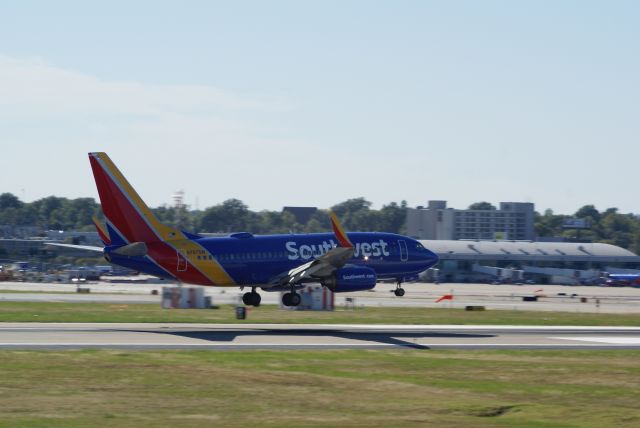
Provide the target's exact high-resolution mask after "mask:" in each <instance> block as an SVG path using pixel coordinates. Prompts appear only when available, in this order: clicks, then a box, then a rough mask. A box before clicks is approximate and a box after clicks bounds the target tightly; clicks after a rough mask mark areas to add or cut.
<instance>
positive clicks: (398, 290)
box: [393, 287, 404, 297]
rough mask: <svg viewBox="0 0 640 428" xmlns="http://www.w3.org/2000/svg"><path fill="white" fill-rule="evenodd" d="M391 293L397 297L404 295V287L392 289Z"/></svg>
mask: <svg viewBox="0 0 640 428" xmlns="http://www.w3.org/2000/svg"><path fill="white" fill-rule="evenodd" d="M393 293H394V294H395V295H396V296H398V297H402V296H404V288H402V287H398V288H396V289H395V290H393Z"/></svg>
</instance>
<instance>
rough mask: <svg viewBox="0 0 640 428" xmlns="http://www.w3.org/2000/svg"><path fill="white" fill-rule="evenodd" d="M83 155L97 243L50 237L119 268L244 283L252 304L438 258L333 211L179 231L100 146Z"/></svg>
mask: <svg viewBox="0 0 640 428" xmlns="http://www.w3.org/2000/svg"><path fill="white" fill-rule="evenodd" d="M89 161H90V164H91V169H92V171H93V176H94V179H95V182H96V187H97V189H98V195H99V197H100V204H101V206H102V211H103V213H104V216H105V218H106V223H105V224H104V225H103V224H101V223H100V222H99V221H98V220H97V219H96V218H94V223H95V226H96V229H97V231H98V234H99V236H100V239H101V240H102V242H103V244H104V247H92V246H86V245H82V246H79V245H71V244H56V245H58V246H63V247H72V248H81V249H85V250H91V251H99V252H102V253H103V254H104V257H105V259H106V260H107V261H108V262H110V263H114V264H117V265H120V266H124V267H126V268H130V269H133V270H137V271H140V272H144V273H147V274H150V275H154V276H157V277H160V278H165V279H169V280H175V281H177V282H178V283H186V284H197V285H204V286H219V287H240V289H241V290H244V288H245V287H250V288H251V291H250V292H246V293H244V295H243V297H242V300H243V303H244V304H245V305H248V306H259V305H260V301H261V296H260V294H259V293H258V292H257V291H256V289H257V288H258V287H260V288H261V289H262V290H263V291H267V292H268V291H286V293H284V294H283V295H282V303H283V304H284V305H285V306H297V305H299V304H300V301H301V297H300V294H299V293H297V290H298V289H300V288H302V287H304V284H307V283H319V284H322V285H323V286H324V287H327V288H328V289H330V290H331V291H333V292H350V291H362V290H370V289H373V288H374V287H375V286H376V282H377V281H378V280H382V279H393V280H395V281H396V284H397V286H396V289H395V291H394V292H395V295H396V296H403V295H404V294H405V290H404V289H403V288H402V283H403V282H404V281H405V280H408V279H410V278H415V277H416V276H417V275H418V274H419V273H420V272H423V271H425V270H426V269H428V268H430V267H432V266H433V265H435V264H436V263H437V262H438V256H436V255H435V254H434V253H433V252H431V251H429V250H428V249H426V248H425V247H424V246H423V245H422V244H421V243H420V242H418V241H416V240H414V239H412V238H409V237H406V236H402V235H398V234H393V233H378V232H350V233H345V231H344V229H343V228H342V226H341V225H340V223H339V221H338V218H337V217H336V215H335V214H334V213H331V214H330V218H331V225H332V229H333V233H310V234H278V235H253V234H251V233H249V232H237V233H231V234H230V235H228V236H224V237H220V236H216V237H211V236H201V235H198V234H195V233H189V232H185V231H181V230H179V229H176V228H173V227H170V226H167V225H164V224H162V223H160V221H158V219H157V218H156V216H155V215H154V214H153V213H152V212H151V210H150V209H149V207H148V206H147V205H146V204H145V203H144V202H143V200H142V199H141V198H140V196H139V195H138V193H137V192H136V191H135V190H134V189H133V187H132V186H131V185H130V184H129V182H128V181H127V179H126V178H125V177H124V175H123V174H122V173H121V172H120V170H119V169H118V168H117V167H116V165H115V164H114V163H113V162H112V161H111V159H110V158H109V156H108V155H107V154H106V153H103V152H95V153H89Z"/></svg>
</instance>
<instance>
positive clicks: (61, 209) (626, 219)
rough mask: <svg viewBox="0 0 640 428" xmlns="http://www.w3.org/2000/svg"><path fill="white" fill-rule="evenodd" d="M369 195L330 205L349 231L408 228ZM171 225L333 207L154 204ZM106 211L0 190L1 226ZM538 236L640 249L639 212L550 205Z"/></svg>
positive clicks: (87, 218) (260, 228)
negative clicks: (581, 223) (583, 223)
mask: <svg viewBox="0 0 640 428" xmlns="http://www.w3.org/2000/svg"><path fill="white" fill-rule="evenodd" d="M371 205H372V204H371V202H369V201H367V200H366V199H365V198H353V199H348V200H346V201H344V202H340V203H338V204H336V205H334V206H332V207H331V208H330V210H332V211H334V212H335V213H336V214H337V215H338V217H339V218H340V219H341V221H342V223H343V226H344V227H345V229H347V230H353V231H363V232H367V231H379V232H392V233H404V232H405V222H406V211H407V203H406V201H402V202H400V203H396V202H391V203H389V204H386V205H383V206H382V208H380V209H373V208H372V207H371ZM469 208H472V209H496V208H495V207H494V206H493V205H491V204H490V203H488V202H476V203H474V204H472V205H471V206H470V207H469ZM152 211H153V212H154V213H155V214H156V216H157V217H158V219H159V220H160V221H161V222H163V223H166V224H169V225H172V226H175V227H178V228H181V229H183V230H186V231H191V232H196V233H205V232H206V233H228V232H238V231H246V232H251V233H256V234H268V233H289V232H294V233H312V232H327V231H330V230H331V224H330V221H329V214H328V213H329V210H323V209H319V210H317V211H316V212H315V213H313V215H312V216H311V218H310V219H309V220H308V221H306V222H304V223H300V222H298V221H296V218H295V216H294V215H293V214H291V213H290V212H286V211H267V210H264V211H252V210H250V209H249V207H248V206H247V205H246V204H244V203H243V202H242V201H240V200H238V199H229V200H226V201H224V202H222V203H220V204H217V205H214V206H212V207H209V208H206V209H204V210H190V209H188V207H186V206H182V207H170V206H162V207H158V208H154V209H152ZM94 215H97V216H98V217H100V216H101V210H100V205H99V204H98V203H97V202H96V201H95V200H94V199H93V198H77V199H67V198H61V197H56V196H49V197H46V198H42V199H39V200H36V201H33V202H29V203H26V202H23V201H21V200H20V199H19V198H18V197H17V196H15V195H13V194H11V193H3V194H0V226H9V227H11V226H14V227H15V226H36V227H38V228H40V229H42V230H48V229H53V230H78V231H89V230H93V223H92V220H91V219H92V217H93V216H94ZM567 218H579V219H585V220H587V221H589V222H590V223H591V228H590V229H586V230H574V229H565V228H564V227H563V222H564V220H565V219H567ZM535 232H536V235H537V236H555V237H563V238H565V239H567V240H577V241H591V242H603V243H609V244H613V245H617V246H620V247H623V248H627V249H629V250H631V251H633V252H635V253H639V252H640V216H638V215H636V214H623V213H619V212H618V209H617V208H607V209H606V210H604V211H598V210H597V209H596V208H595V207H594V206H593V205H585V206H583V207H582V208H580V209H579V210H577V211H576V212H575V213H574V214H570V215H565V214H555V213H554V212H553V211H552V210H550V209H548V210H546V211H544V212H543V213H538V212H536V213H535Z"/></svg>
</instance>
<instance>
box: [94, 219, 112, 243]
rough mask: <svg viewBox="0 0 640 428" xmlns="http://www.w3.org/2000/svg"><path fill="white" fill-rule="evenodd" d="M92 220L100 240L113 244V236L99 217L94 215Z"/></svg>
mask: <svg viewBox="0 0 640 428" xmlns="http://www.w3.org/2000/svg"><path fill="white" fill-rule="evenodd" d="M92 220H93V225H94V226H95V227H96V230H97V231H98V236H100V240H101V241H102V243H103V244H104V245H111V238H110V237H109V232H107V229H106V228H105V227H104V225H103V224H102V223H100V220H98V217H96V216H93V217H92Z"/></svg>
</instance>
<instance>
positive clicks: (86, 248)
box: [44, 242, 104, 253]
mask: <svg viewBox="0 0 640 428" xmlns="http://www.w3.org/2000/svg"><path fill="white" fill-rule="evenodd" d="M44 245H51V246H53V247H65V248H73V249H76V250H84V251H95V252H98V253H102V252H103V250H104V249H103V248H102V247H94V246H92V245H73V244H61V243H58V242H45V243H44Z"/></svg>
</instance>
